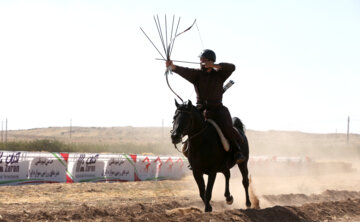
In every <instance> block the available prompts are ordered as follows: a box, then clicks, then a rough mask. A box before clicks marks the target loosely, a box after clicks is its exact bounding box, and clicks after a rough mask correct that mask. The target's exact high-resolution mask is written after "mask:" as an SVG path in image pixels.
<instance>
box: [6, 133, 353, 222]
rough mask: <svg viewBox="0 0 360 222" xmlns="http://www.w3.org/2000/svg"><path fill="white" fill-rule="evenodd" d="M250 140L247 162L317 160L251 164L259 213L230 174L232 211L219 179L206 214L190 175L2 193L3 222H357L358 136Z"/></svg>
mask: <svg viewBox="0 0 360 222" xmlns="http://www.w3.org/2000/svg"><path fill="white" fill-rule="evenodd" d="M73 130H74V132H73V134H72V140H73V142H86V143H93V142H99V141H101V143H121V142H131V143H136V142H139V141H141V142H143V143H147V142H154V141H162V140H163V138H168V136H167V135H166V134H165V136H164V135H163V130H162V129H161V128H154V129H152V128H132V127H119V128H74V129H73ZM168 131H169V129H166V131H165V132H168ZM9 135H10V139H12V140H27V139H42V138H55V139H58V140H61V141H67V138H68V137H69V134H68V129H67V128H47V129H33V130H25V131H11V132H9ZM144 135H145V137H144ZM247 135H248V138H249V141H250V150H251V151H250V152H251V155H266V156H271V157H272V156H300V157H304V156H306V157H310V158H311V159H312V160H314V162H311V163H307V164H292V163H289V164H288V163H282V164H279V163H276V164H273V163H272V164H271V163H253V165H251V164H250V165H249V170H250V173H251V176H252V181H253V183H252V191H253V193H254V196H253V197H257V198H258V200H259V206H260V209H246V207H245V196H244V189H243V187H242V182H241V176H240V174H239V172H238V170H237V169H233V170H232V178H231V181H230V191H231V193H232V195H233V196H234V203H233V205H231V206H229V205H226V203H225V198H224V196H223V193H224V178H223V176H222V175H220V174H219V175H218V176H217V179H216V183H215V186H214V190H213V198H212V206H213V210H214V211H213V212H212V213H204V212H203V210H204V205H203V203H202V202H201V201H200V197H199V196H198V191H197V186H196V184H195V182H194V180H193V178H192V177H191V176H190V175H188V176H186V177H184V178H183V179H182V180H178V181H152V182H127V183H82V184H42V185H26V186H0V222H1V221H276V222H279V221H340V222H345V221H360V164H359V162H360V161H359V160H360V159H359V158H360V135H357V134H356V135H355V134H354V135H351V136H350V142H349V143H347V141H346V135H344V134H324V135H322V134H306V133H299V132H277V131H269V132H258V131H250V130H249V131H247ZM170 145H171V144H170ZM170 145H169V147H172V146H170ZM119 152H121V151H119ZM351 158H352V160H351V161H350V160H349V159H351ZM253 199H255V198H253ZM253 203H255V201H253Z"/></svg>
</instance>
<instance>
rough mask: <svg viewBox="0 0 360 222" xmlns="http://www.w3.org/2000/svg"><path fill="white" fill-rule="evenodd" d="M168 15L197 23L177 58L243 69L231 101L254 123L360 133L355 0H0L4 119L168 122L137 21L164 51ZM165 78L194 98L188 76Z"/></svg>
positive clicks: (21, 122)
mask: <svg viewBox="0 0 360 222" xmlns="http://www.w3.org/2000/svg"><path fill="white" fill-rule="evenodd" d="M165 14H166V15H167V19H168V26H169V27H170V23H171V20H172V16H173V15H175V16H176V18H178V17H179V16H181V22H180V26H179V30H184V29H185V28H187V27H188V26H189V25H191V23H192V22H193V20H194V19H197V25H198V28H199V31H198V29H196V27H194V28H193V29H191V30H190V31H188V32H186V33H185V34H183V35H181V36H179V37H178V38H177V39H176V42H175V45H174V49H173V53H172V59H178V60H187V61H198V60H199V58H198V55H199V54H200V52H201V51H202V50H203V49H204V48H210V49H213V50H214V51H215V52H216V54H217V58H218V62H231V63H234V64H235V65H236V71H235V72H234V73H233V75H232V76H231V77H230V79H232V80H233V81H235V85H234V86H233V87H232V88H231V89H229V91H228V92H226V93H225V94H224V104H225V105H226V106H227V107H228V108H229V109H230V112H231V114H232V115H233V116H238V117H240V118H241V119H242V120H243V122H244V123H245V125H246V127H247V128H248V129H253V130H291V131H302V132H315V133H334V132H339V133H345V132H346V126H347V118H348V116H350V132H352V133H358V134H359V133H360V102H359V101H360V89H359V83H360V1H358V0H294V1H288V0H274V1H268V0H253V1H250V0H223V1H209V0H207V1H190V0H185V1H170V0H166V1H165V0H164V1H148V0H140V1H135V0H132V1H125V0H124V1H120V0H117V1H115V0H114V1H107V0H101V1H100V0H96V1H95V0H93V1H76V0H69V1H66V0H61V1H60V0H59V1H38V0H32V1H26V0H24V1H16V0H14V1H8V0H0V120H1V121H2V122H3V125H5V119H6V118H7V119H8V128H9V130H15V129H30V128H39V127H50V126H52V127H54V126H68V125H69V124H70V119H72V124H73V126H96V127H110V126H161V125H162V121H163V122H164V124H165V126H171V121H172V116H173V114H174V111H175V105H174V98H175V96H174V95H173V94H172V92H171V91H170V90H169V88H168V87H167V85H166V81H165V76H164V71H165V64H164V62H161V61H156V60H155V58H158V57H159V55H158V53H157V52H156V50H155V49H154V48H153V46H151V44H150V43H149V42H148V40H147V39H146V37H145V36H144V35H143V34H142V32H141V31H140V28H139V27H142V28H143V29H144V30H145V32H146V33H147V34H148V35H149V37H150V38H151V39H152V40H153V41H154V43H155V44H156V45H157V46H158V47H159V48H160V46H161V45H160V40H159V37H158V34H157V30H156V26H155V23H154V20H153V16H154V15H159V17H160V20H161V22H162V26H163V27H164V26H165V25H164V17H165ZM201 39H202V41H201ZM178 65H184V64H178ZM185 65H186V64H185ZM191 67H194V66H191ZM169 81H170V84H171V85H172V87H173V88H174V90H175V91H176V92H177V93H178V94H180V95H181V97H183V99H186V100H187V99H190V100H192V101H193V102H195V92H194V90H193V87H192V86H191V85H190V84H189V83H188V82H186V81H185V80H183V79H181V78H180V77H179V76H177V75H176V74H174V75H171V76H170V77H169ZM4 127H5V126H4Z"/></svg>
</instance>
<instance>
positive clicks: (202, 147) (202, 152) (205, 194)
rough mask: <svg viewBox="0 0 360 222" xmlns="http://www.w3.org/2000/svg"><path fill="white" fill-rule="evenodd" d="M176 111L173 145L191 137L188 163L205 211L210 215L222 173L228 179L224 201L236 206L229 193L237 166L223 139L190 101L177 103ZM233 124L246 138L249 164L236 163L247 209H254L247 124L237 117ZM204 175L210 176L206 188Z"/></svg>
mask: <svg viewBox="0 0 360 222" xmlns="http://www.w3.org/2000/svg"><path fill="white" fill-rule="evenodd" d="M175 105H176V107H177V108H176V111H175V114H174V117H173V129H172V130H171V140H172V143H173V144H174V146H175V147H176V144H178V143H179V142H181V140H182V137H184V136H186V135H187V136H188V160H189V163H190V165H191V168H192V173H193V177H194V179H195V181H196V183H197V186H198V188H199V194H200V197H201V199H202V201H203V202H204V204H205V212H211V211H212V206H211V205H210V200H211V196H212V189H213V186H214V183H215V179H216V175H217V173H219V172H221V173H223V174H224V176H225V194H224V196H225V198H226V202H227V204H229V205H230V204H232V203H233V200H234V199H233V196H232V195H231V194H230V190H229V180H230V169H231V168H232V167H233V166H235V164H236V162H235V159H234V155H233V152H231V151H229V152H226V151H225V150H224V148H223V145H222V143H221V140H220V137H219V135H218V133H217V131H216V129H215V128H214V127H213V125H212V124H210V123H209V122H208V121H206V120H205V117H204V116H203V114H202V113H201V112H200V111H199V110H197V109H196V107H195V106H193V105H192V103H191V101H190V100H189V101H188V102H187V103H183V104H181V105H180V104H179V103H178V102H177V101H176V100H175ZM232 120H233V125H234V126H235V127H236V128H237V130H238V131H239V133H240V134H241V136H242V137H243V138H244V140H243V142H242V144H241V145H240V146H241V149H242V152H243V154H244V156H245V157H246V161H244V162H242V163H240V164H237V165H238V167H239V169H240V172H241V174H242V178H243V180H242V184H243V186H244V189H245V195H246V206H247V207H248V208H249V207H251V202H250V198H249V192H248V188H249V178H248V167H247V162H248V160H249V144H248V140H247V138H246V136H245V133H244V125H243V123H242V122H241V120H240V119H239V118H237V117H234V118H232ZM204 174H207V175H208V181H207V185H206V188H205V182H204V177H203V176H204Z"/></svg>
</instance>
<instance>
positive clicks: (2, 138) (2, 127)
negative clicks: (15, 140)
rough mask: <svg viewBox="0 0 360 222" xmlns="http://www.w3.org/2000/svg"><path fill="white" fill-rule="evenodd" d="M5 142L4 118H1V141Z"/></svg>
mask: <svg viewBox="0 0 360 222" xmlns="http://www.w3.org/2000/svg"><path fill="white" fill-rule="evenodd" d="M3 142H4V120H1V143H3Z"/></svg>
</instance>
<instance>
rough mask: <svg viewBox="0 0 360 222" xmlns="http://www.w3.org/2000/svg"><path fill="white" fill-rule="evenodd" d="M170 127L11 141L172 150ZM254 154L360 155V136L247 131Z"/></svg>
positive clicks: (40, 133)
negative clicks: (53, 141)
mask: <svg viewBox="0 0 360 222" xmlns="http://www.w3.org/2000/svg"><path fill="white" fill-rule="evenodd" d="M170 130H171V128H170V127H165V128H161V127H72V131H71V133H70V128H69V127H49V128H37V129H28V130H13V131H9V132H8V141H32V140H42V139H47V140H57V141H60V142H63V143H86V144H107V145H109V144H110V145H111V144H112V145H114V144H115V145H116V144H137V145H144V144H147V145H148V144H163V145H164V144H165V145H167V144H168V146H169V148H170V149H173V145H172V144H171V141H170ZM246 135H247V137H248V140H249V144H250V154H251V155H273V156H281V155H291V156H309V157H313V158H322V157H324V158H326V157H330V158H331V157H334V158H338V157H342V156H344V157H345V156H352V157H353V156H360V135H359V134H351V135H350V138H349V139H350V140H349V143H347V136H346V134H311V133H302V132H288V131H254V130H247V131H246Z"/></svg>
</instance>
